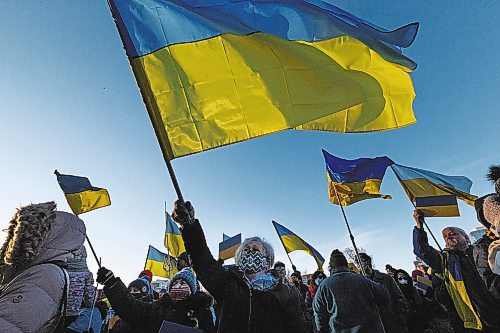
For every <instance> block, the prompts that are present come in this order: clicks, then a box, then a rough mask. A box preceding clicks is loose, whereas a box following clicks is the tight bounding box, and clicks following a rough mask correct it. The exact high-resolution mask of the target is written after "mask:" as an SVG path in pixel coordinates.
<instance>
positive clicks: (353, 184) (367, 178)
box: [323, 150, 394, 206]
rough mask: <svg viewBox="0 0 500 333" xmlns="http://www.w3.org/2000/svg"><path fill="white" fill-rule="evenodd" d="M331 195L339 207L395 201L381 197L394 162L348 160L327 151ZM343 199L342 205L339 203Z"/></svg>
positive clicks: (389, 197) (365, 159) (327, 172)
mask: <svg viewBox="0 0 500 333" xmlns="http://www.w3.org/2000/svg"><path fill="white" fill-rule="evenodd" d="M323 156H324V158H325V162H326V177H327V178H328V194H329V197H330V201H331V202H332V203H333V204H335V205H338V204H340V205H342V206H348V205H351V204H353V203H356V202H358V201H361V200H365V199H373V198H383V199H391V196H390V195H386V194H381V193H380V185H381V184H382V178H384V175H385V170H386V169H387V167H388V166H389V165H391V164H393V163H394V162H392V161H391V160H390V159H389V158H388V157H387V156H382V157H376V158H358V159H356V160H344V159H342V158H338V157H336V156H333V155H330V154H329V153H328V152H327V151H326V150H323ZM339 199H340V203H339Z"/></svg>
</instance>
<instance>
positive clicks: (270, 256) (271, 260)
mask: <svg viewBox="0 0 500 333" xmlns="http://www.w3.org/2000/svg"><path fill="white" fill-rule="evenodd" d="M251 242H259V243H261V244H262V246H263V247H264V250H265V251H266V253H265V255H266V258H267V260H268V261H269V267H272V266H273V265H274V249H273V246H272V245H271V244H270V243H269V242H268V241H267V240H265V239H263V238H260V237H250V238H247V239H245V240H244V241H243V243H241V245H240V246H239V247H238V249H237V250H236V254H235V255H234V261H235V262H236V264H238V263H239V262H240V259H241V255H242V254H243V249H244V248H245V246H246V245H247V244H248V243H251Z"/></svg>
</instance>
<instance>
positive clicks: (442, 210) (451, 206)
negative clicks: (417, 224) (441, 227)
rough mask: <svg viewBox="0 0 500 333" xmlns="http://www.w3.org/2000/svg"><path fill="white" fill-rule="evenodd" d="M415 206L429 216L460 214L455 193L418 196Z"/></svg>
mask: <svg viewBox="0 0 500 333" xmlns="http://www.w3.org/2000/svg"><path fill="white" fill-rule="evenodd" d="M415 208H417V209H418V210H420V211H422V213H423V214H424V216H428V217H451V216H460V212H459V210H458V203H457V197H456V196H455V195H435V196H429V197H416V198H415Z"/></svg>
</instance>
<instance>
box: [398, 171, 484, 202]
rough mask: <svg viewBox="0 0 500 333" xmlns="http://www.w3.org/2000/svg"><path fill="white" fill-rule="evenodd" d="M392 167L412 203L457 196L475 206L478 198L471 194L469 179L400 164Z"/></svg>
mask: <svg viewBox="0 0 500 333" xmlns="http://www.w3.org/2000/svg"><path fill="white" fill-rule="evenodd" d="M391 167H392V170H393V171H394V173H395V174H396V176H397V177H398V179H399V182H400V184H401V186H402V187H403V189H404V190H405V192H406V194H407V195H408V197H409V198H410V200H411V201H412V202H415V201H416V198H417V197H433V196H436V197H440V196H444V197H446V196H450V195H455V196H456V197H457V198H458V199H461V200H463V201H465V202H466V203H468V204H469V205H471V206H474V201H475V200H476V199H477V196H475V195H472V194H471V193H470V189H471V187H472V181H471V180H470V179H469V178H467V177H464V176H446V175H442V174H439V173H436V172H432V171H428V170H423V169H417V168H412V167H407V166H404V165H400V164H393V165H392V166H391ZM436 202H437V200H436ZM448 205H449V204H448Z"/></svg>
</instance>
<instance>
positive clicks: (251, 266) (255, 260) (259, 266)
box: [238, 250, 269, 274]
mask: <svg viewBox="0 0 500 333" xmlns="http://www.w3.org/2000/svg"><path fill="white" fill-rule="evenodd" d="M238 266H239V267H240V269H241V270H242V271H243V272H245V273H247V274H255V273H258V272H261V271H263V270H265V269H266V268H268V267H269V264H268V263H267V258H266V257H265V256H264V255H263V254H262V253H260V252H259V251H249V250H244V251H243V253H242V255H241V258H240V262H239V263H238Z"/></svg>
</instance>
